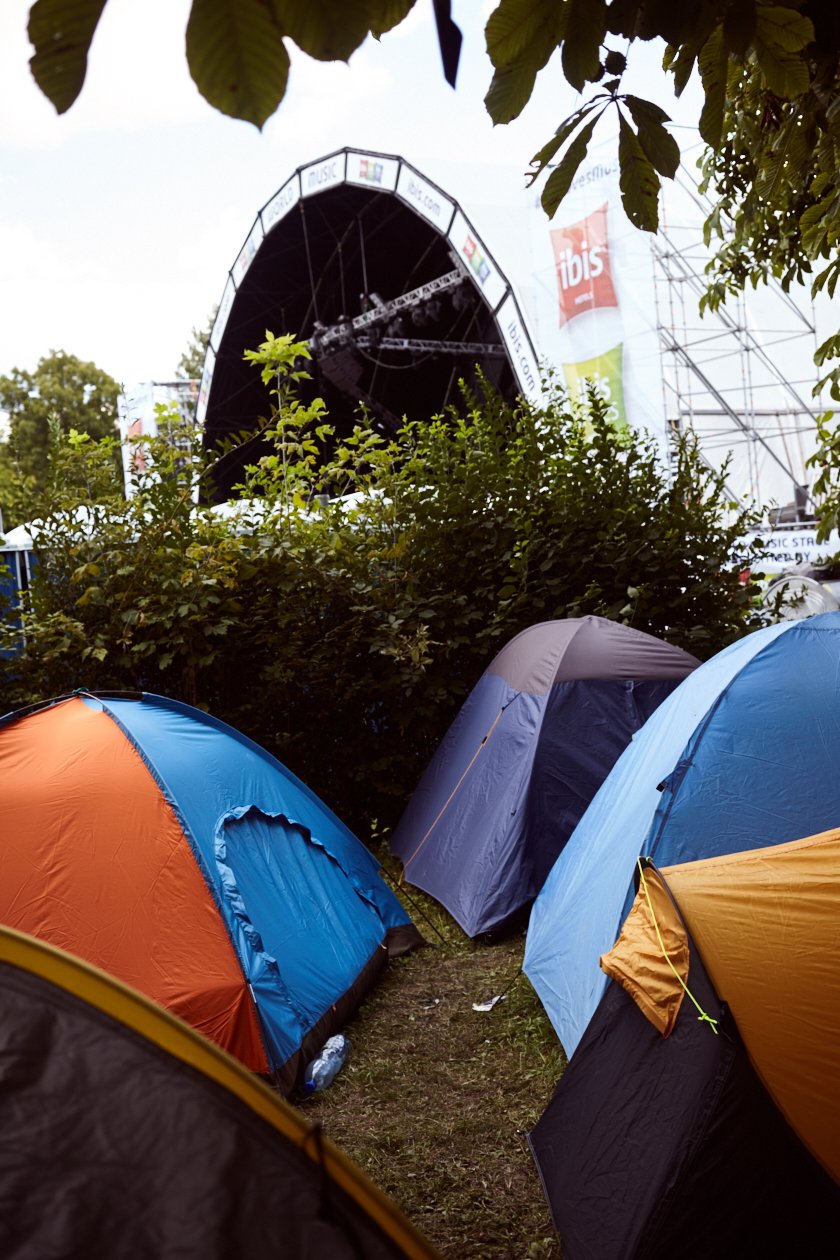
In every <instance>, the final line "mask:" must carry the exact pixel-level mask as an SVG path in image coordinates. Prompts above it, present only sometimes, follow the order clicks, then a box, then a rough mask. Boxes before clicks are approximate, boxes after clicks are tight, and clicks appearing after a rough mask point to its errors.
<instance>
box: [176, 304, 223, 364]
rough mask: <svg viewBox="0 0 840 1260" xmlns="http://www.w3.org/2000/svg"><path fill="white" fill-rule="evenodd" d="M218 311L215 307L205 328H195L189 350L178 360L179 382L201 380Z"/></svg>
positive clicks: (191, 335)
mask: <svg viewBox="0 0 840 1260" xmlns="http://www.w3.org/2000/svg"><path fill="white" fill-rule="evenodd" d="M217 309H218V308H217V307H215V306H214V307H213V310H212V311H211V312H210V314H209V316H208V318H207V321H206V322H205V325H204V327H203V328H195V327H193V329H192V332H191V333H190V340H189V343H188V345H187V348H186V350H185V351H184V353H183V354H182V355H181V357H180V359H179V360H178V366H177V368H176V369H175V376H176V377H177V379H178V380H179V381H200V380H201V375H202V372H203V371H204V359H205V356H206V354H207V346H208V343H209V341H210V334H211V332H212V331H213V324H214V322H215V319H216V311H217Z"/></svg>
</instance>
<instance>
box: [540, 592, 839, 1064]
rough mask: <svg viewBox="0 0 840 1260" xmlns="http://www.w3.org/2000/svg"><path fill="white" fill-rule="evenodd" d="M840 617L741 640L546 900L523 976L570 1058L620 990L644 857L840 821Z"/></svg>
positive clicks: (621, 764) (561, 862)
mask: <svg viewBox="0 0 840 1260" xmlns="http://www.w3.org/2000/svg"><path fill="white" fill-rule="evenodd" d="M838 759H840V612H829V613H823V614H821V615H819V616H816V617H811V618H808V619H806V620H792V621H783V622H779V623H778V624H776V625H772V626H768V627H766V628H765V629H763V630H759V631H757V632H756V633H755V634H751V635H749V636H748V637H746V638H744V639H741V640H739V641H738V642H737V643H734V644H732V645H731V646H730V647H728V648H726V649H725V650H724V651H722V652H720V653H718V654H717V655H716V656H714V657H713V658H712V659H711V660H709V661H707V662H706V663H705V664H703V665H701V666H700V668H699V669H697V670H695V672H694V673H693V674H691V675H690V676H689V677H688V678H686V679H685V681H684V682H682V683H681V684H680V686H679V687H678V688H677V689H676V690H675V691H674V692H673V693H672V694H671V695H670V696H669V697H668V698H667V700H665V701H664V703H663V704H662V705H661V706H660V707H659V709H658V710H657V711H656V713H655V714H654V715H653V716H652V717H651V718H650V720H649V721H648V722H647V724H646V725H645V726H644V728H643V729H642V730H641V731H640V732H639V733H638V735H637V736H636V738H635V739H634V740H633V742H632V743H631V744H630V746H629V747H628V748H627V749H626V751H625V752H624V753H623V754H622V756H621V757H620V758H619V760H618V762H617V763H616V765H615V766H614V768H613V770H612V771H611V773H610V775H609V776H608V778H607V779H606V780H605V782H604V783H603V785H602V787H601V789H600V791H599V792H598V794H597V795H596V796H595V798H594V800H593V801H592V804H591V805H590V806H589V809H588V810H587V811H586V813H585V814H584V816H583V818H582V819H581V821H580V823H579V824H578V826H577V827H576V829H575V831H574V833H573V834H572V836H571V838H570V839H569V841H568V843H567V844H566V846H565V848H564V850H563V852H562V853H561V854H560V857H559V858H558V860H557V862H556V863H555V865H554V867H553V868H552V871H551V873H550V875H549V877H548V879H547V880H546V882H545V885H544V886H543V889H542V891H541V893H540V894H539V896H538V897H537V899H536V901H535V902H534V907H533V911H532V914H531V919H530V924H529V928H528V935H527V940H526V948H525V961H524V970H525V972H526V974H527V975H528V977H529V979H530V980H531V982H532V984H533V985H534V988H535V989H536V991H537V993H538V994H539V996H540V999H541V1001H542V1003H543V1006H544V1007H545V1009H546V1011H547V1013H548V1015H549V1018H550V1019H551V1022H552V1024H553V1025H554V1028H555V1030H556V1032H557V1035H558V1036H559V1038H560V1041H561V1042H562V1044H563V1048H564V1049H565V1051H566V1053H567V1054H568V1055H571V1054H572V1053H573V1052H574V1050H575V1048H576V1046H577V1045H578V1043H579V1041H580V1039H581V1037H582V1035H583V1033H584V1031H585V1029H586V1027H587V1025H588V1023H589V1021H590V1019H591V1017H592V1014H593V1012H594V1011H595V1009H596V1007H597V1006H598V1003H599V1001H600V999H601V997H602V995H603V992H604V989H605V987H606V984H607V978H606V976H605V975H604V974H603V972H602V971H601V969H600V966H599V958H600V956H601V955H602V954H605V953H606V952H607V951H608V950H610V949H611V948H612V946H613V944H614V942H615V940H616V937H617V935H618V932H619V929H620V926H621V923H622V921H623V919H624V917H625V915H626V913H627V911H628V910H629V907H630V903H631V900H632V895H633V891H632V890H633V876H634V868H635V864H636V859H637V858H638V857H639V856H640V855H644V856H646V857H649V858H651V859H652V860H653V861H655V862H656V864H657V865H658V866H660V867H662V866H670V865H673V864H677V863H682V862H689V861H693V860H695V859H697V858H705V857H717V856H720V855H723V854H727V853H735V852H740V851H743V850H748V849H753V848H757V847H760V846H762V847H763V846H765V845H768V844H779V843H782V842H785V841H790V840H794V839H796V838H798V837H800V836H802V835H804V834H807V833H816V832H819V831H823V830H828V829H830V828H832V827H834V826H836V824H837V822H838V819H840V780H838V776H837V764H838Z"/></svg>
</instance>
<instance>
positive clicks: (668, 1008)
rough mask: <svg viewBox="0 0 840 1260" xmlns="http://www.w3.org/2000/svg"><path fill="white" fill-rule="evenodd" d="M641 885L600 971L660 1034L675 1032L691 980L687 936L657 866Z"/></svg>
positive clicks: (644, 872)
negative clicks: (624, 994)
mask: <svg viewBox="0 0 840 1260" xmlns="http://www.w3.org/2000/svg"><path fill="white" fill-rule="evenodd" d="M640 876H641V883H640V888H639V891H638V892H637V894H636V900H635V901H634V902H633V907H632V909H631V911H630V913H629V914H628V916H627V918H626V919H625V920H624V926H623V927H622V929H621V935H620V936H619V938H618V940H617V941H616V943H615V945H614V946H613V947H612V949H611V950H610V952H609V953H608V954H604V955H603V956H602V958H601V970H602V971H603V972H604V973H605V974H606V975H608V976H609V977H610V978H611V979H612V980H615V981H616V982H617V983H618V984H620V985H621V986H622V988H624V989H625V990H626V991H627V992H628V993H629V994H630V997H631V998H632V999H633V1001H634V1002H635V1003H636V1005H637V1006H638V1008H639V1010H640V1011H641V1012H642V1014H643V1015H645V1016H646V1018H647V1019H649V1020H650V1022H651V1023H652V1024H653V1026H654V1028H655V1029H656V1030H657V1032H659V1033H661V1035H662V1036H663V1037H667V1036H668V1035H669V1034H670V1033H672V1032H673V1030H674V1026H675V1024H676V1022H677V1016H678V1015H679V1013H680V1007H681V1006H682V1002H683V998H684V996H685V993H686V988H687V982H688V959H689V948H688V936H687V934H686V931H685V928H684V926H683V922H682V919H681V918H680V916H679V914H678V913H677V910H676V907H675V906H674V903H673V901H672V900H671V897H670V895H669V893H668V890H667V889H666V887H665V885H664V884H663V882H662V879H661V876H660V875H659V873H658V872H657V871H656V870H655V869H654V868H653V867H648V869H647V870H641V871H640Z"/></svg>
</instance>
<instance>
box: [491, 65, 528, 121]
mask: <svg viewBox="0 0 840 1260" xmlns="http://www.w3.org/2000/svg"><path fill="white" fill-rule="evenodd" d="M536 78H537V71H536V69H535V67H534V66H533V65H531V64H530V63H529V62H528V61H527V60H526V59H525V58H522V59H521V60H520V61H518V62H515V63H514V64H513V65H510V66H501V67H499V68H498V69H497V70H495V71H494V72H493V78H492V79H491V81H490V87H489V88H488V90H487V95H486V96H485V98H484V104H485V106H486V108H487V113H488V114H489V115H490V117H491V118H492V119H493V122H494V123H509V122H510V121H511V120H512V119H514V118H518V117H519V115H520V114H521V113H522V110H523V109H524V108H525V106H526V105H527V104H528V102H529V100H530V99H531V93H532V92H533V90H534V83H535V81H536Z"/></svg>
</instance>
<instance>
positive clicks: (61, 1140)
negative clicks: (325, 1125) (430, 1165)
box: [0, 928, 437, 1260]
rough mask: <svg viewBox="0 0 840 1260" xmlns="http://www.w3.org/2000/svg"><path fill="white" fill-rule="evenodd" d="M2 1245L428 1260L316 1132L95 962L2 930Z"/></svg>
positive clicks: (256, 1257)
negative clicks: (88, 963)
mask: <svg viewBox="0 0 840 1260" xmlns="http://www.w3.org/2000/svg"><path fill="white" fill-rule="evenodd" d="M0 1063H2V1071H1V1072H0V1075H1V1076H2V1088H3V1125H2V1135H0V1255H2V1256H4V1257H12V1256H14V1257H15V1260H44V1258H45V1257H47V1256H50V1257H56V1258H58V1257H86V1258H87V1257H90V1258H91V1260H93V1258H95V1260H121V1258H122V1257H124V1258H125V1260H174V1257H175V1256H177V1257H179V1260H190V1258H191V1257H195V1260H240V1258H241V1257H246V1256H247V1257H249V1260H261V1257H265V1260H269V1257H270V1258H271V1260H286V1258H292V1257H294V1258H296V1260H299V1258H302V1257H307V1260H315V1258H316V1257H318V1258H319V1260H320V1258H321V1257H323V1258H324V1260H327V1258H329V1260H359V1258H360V1257H372V1258H375V1260H397V1258H400V1260H405V1258H406V1257H412V1258H414V1260H434V1257H435V1256H436V1254H437V1253H436V1252H435V1251H434V1250H433V1249H432V1248H431V1247H430V1246H429V1245H428V1244H427V1243H426V1242H425V1241H424V1240H423V1239H422V1238H421V1236H420V1235H419V1234H418V1233H417V1232H416V1231H415V1230H414V1229H413V1228H412V1226H411V1225H410V1224H409V1222H408V1221H407V1220H406V1219H405V1217H403V1216H402V1214H401V1213H400V1211H399V1209H398V1208H397V1207H396V1205H395V1204H394V1203H393V1202H392V1201H391V1200H390V1199H388V1198H387V1197H386V1196H385V1195H384V1194H383V1193H382V1192H381V1191H379V1190H377V1189H376V1188H375V1187H374V1186H373V1185H372V1184H371V1183H370V1182H369V1181H368V1180H367V1179H366V1178H365V1177H364V1175H363V1174H362V1173H361V1172H360V1171H359V1170H358V1169H357V1168H355V1166H354V1165H353V1164H351V1163H350V1161H349V1160H348V1159H346V1158H345V1157H344V1156H343V1155H342V1154H341V1153H340V1152H339V1151H338V1150H337V1149H336V1148H335V1147H334V1146H333V1145H332V1144H331V1143H330V1142H329V1141H328V1140H327V1139H326V1138H324V1137H321V1136H320V1135H319V1133H318V1130H317V1126H311V1125H309V1124H308V1123H307V1122H306V1120H305V1119H304V1117H303V1116H302V1114H300V1113H299V1112H297V1111H295V1110H294V1109H293V1108H291V1107H290V1106H288V1105H287V1104H286V1103H285V1102H283V1100H282V1099H281V1098H280V1097H279V1096H278V1095H277V1094H275V1093H273V1091H271V1090H269V1088H268V1087H267V1086H265V1085H263V1084H262V1083H261V1082H260V1081H259V1080H258V1079H257V1078H256V1077H255V1076H253V1075H251V1073H249V1072H248V1071H247V1069H246V1068H244V1067H242V1065H241V1064H239V1063H238V1062H237V1061H236V1060H234V1059H232V1058H231V1057H230V1056H229V1055H227V1054H226V1053H225V1052H224V1051H223V1050H220V1049H218V1048H217V1047H216V1046H214V1045H213V1044H212V1043H211V1042H209V1041H207V1040H206V1039H205V1038H203V1037H202V1036H201V1035H200V1034H198V1033H196V1032H194V1031H193V1030H192V1029H191V1028H189V1027H188V1026H187V1025H186V1024H184V1023H182V1022H181V1021H180V1020H178V1019H177V1018H175V1017H174V1016H172V1015H170V1014H169V1013H168V1012H166V1011H165V1010H163V1008H162V1007H158V1006H156V1005H154V1004H153V1003H152V1002H150V1001H148V999H146V998H144V997H141V996H140V995H139V994H138V993H136V992H134V991H133V990H131V989H129V988H127V987H125V986H123V985H122V984H120V983H119V982H117V981H113V980H111V979H110V977H108V976H106V975H105V974H104V973H103V972H100V971H97V970H96V969H94V968H92V967H89V966H88V965H87V964H85V963H81V962H79V961H78V960H76V959H75V958H73V957H72V956H71V955H69V954H66V953H63V952H62V951H60V950H56V949H54V948H52V947H51V946H48V945H45V944H44V943H43V942H40V941H36V940H34V939H33V938H32V937H27V936H24V935H23V934H20V933H16V932H12V931H11V930H9V929H6V928H0Z"/></svg>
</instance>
